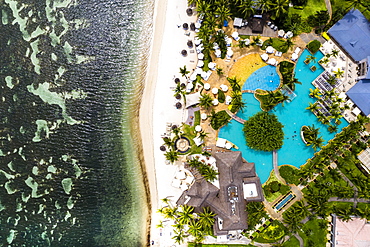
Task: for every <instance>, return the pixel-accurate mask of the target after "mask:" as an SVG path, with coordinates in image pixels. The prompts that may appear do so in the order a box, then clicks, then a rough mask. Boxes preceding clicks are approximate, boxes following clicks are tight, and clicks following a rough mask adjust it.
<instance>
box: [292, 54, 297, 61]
mask: <svg viewBox="0 0 370 247" xmlns="http://www.w3.org/2000/svg"><path fill="white" fill-rule="evenodd" d="M297 58H298V55H297V54H296V53H293V54H292V60H293V61H295V60H297Z"/></svg>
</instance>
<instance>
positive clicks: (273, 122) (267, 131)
mask: <svg viewBox="0 0 370 247" xmlns="http://www.w3.org/2000/svg"><path fill="white" fill-rule="evenodd" d="M283 127H284V126H283V125H282V124H281V123H280V122H279V121H278V118H277V117H276V115H274V114H272V113H268V112H259V113H257V114H255V115H254V116H252V117H250V118H249V119H248V120H247V121H246V122H245V123H244V128H243V132H244V135H245V139H246V142H247V145H248V146H249V147H250V148H252V149H255V150H259V151H266V152H271V151H273V150H277V149H280V148H281V147H282V146H283V139H284V132H283Z"/></svg>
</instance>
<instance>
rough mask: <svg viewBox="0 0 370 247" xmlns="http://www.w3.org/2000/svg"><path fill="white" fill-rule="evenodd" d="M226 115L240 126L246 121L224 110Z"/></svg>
mask: <svg viewBox="0 0 370 247" xmlns="http://www.w3.org/2000/svg"><path fill="white" fill-rule="evenodd" d="M225 111H226V113H227V114H229V116H230V117H231V118H232V119H234V120H235V121H237V122H239V123H241V124H244V123H245V121H246V120H244V119H242V118H240V117H238V116H237V115H235V114H234V113H232V112H231V111H230V110H229V109H226V110H225Z"/></svg>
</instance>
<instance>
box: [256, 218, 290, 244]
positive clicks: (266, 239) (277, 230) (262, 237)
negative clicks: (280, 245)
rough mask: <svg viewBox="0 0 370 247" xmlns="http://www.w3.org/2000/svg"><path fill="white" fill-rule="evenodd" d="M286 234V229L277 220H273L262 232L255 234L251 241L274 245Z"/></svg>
mask: <svg viewBox="0 0 370 247" xmlns="http://www.w3.org/2000/svg"><path fill="white" fill-rule="evenodd" d="M287 233H288V230H287V229H286V227H285V226H284V225H283V224H282V223H281V222H280V221H278V220H274V221H273V222H271V224H270V225H269V226H268V227H266V229H264V230H263V231H261V232H260V233H257V234H256V238H254V239H253V241H255V242H258V243H275V242H277V241H278V240H280V239H281V238H282V237H284V236H285V235H286V234H287Z"/></svg>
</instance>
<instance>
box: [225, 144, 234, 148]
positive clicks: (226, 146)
mask: <svg viewBox="0 0 370 247" xmlns="http://www.w3.org/2000/svg"><path fill="white" fill-rule="evenodd" d="M232 147H233V146H232V145H231V143H230V142H227V143H226V145H225V148H226V149H231V148H232Z"/></svg>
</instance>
